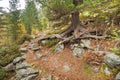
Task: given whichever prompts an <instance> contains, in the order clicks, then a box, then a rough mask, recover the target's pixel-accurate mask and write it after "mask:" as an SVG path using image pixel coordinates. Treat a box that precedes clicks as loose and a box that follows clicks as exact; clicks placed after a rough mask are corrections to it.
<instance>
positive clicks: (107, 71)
mask: <svg viewBox="0 0 120 80" xmlns="http://www.w3.org/2000/svg"><path fill="white" fill-rule="evenodd" d="M104 73H105V74H107V75H110V74H111V72H110V71H109V69H108V67H105V69H104Z"/></svg>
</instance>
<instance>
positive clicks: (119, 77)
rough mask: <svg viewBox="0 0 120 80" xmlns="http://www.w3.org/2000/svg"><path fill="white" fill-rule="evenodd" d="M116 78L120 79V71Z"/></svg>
mask: <svg viewBox="0 0 120 80" xmlns="http://www.w3.org/2000/svg"><path fill="white" fill-rule="evenodd" d="M115 80H120V72H119V73H118V74H117V75H116V77H115Z"/></svg>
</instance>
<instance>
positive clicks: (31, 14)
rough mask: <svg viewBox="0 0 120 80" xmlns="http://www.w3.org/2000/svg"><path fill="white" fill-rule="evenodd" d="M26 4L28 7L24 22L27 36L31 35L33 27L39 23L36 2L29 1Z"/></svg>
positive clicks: (24, 14)
mask: <svg viewBox="0 0 120 80" xmlns="http://www.w3.org/2000/svg"><path fill="white" fill-rule="evenodd" d="M26 4H27V5H26V8H25V10H24V12H23V17H22V22H23V24H24V25H25V28H26V31H27V34H31V32H32V26H35V24H37V22H38V14H37V9H36V7H35V3H34V0H27V1H26Z"/></svg>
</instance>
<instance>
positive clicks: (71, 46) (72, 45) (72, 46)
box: [70, 44, 79, 50]
mask: <svg viewBox="0 0 120 80" xmlns="http://www.w3.org/2000/svg"><path fill="white" fill-rule="evenodd" d="M78 46H79V45H78V44H71V45H70V48H71V49H72V50H73V49H74V48H75V47H78Z"/></svg>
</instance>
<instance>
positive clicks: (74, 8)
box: [37, 0, 107, 37]
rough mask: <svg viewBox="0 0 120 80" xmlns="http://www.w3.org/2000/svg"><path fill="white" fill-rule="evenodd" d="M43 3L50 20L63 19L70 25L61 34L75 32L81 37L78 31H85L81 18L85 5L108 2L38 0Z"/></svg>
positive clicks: (95, 0) (93, 0)
mask: <svg viewBox="0 0 120 80" xmlns="http://www.w3.org/2000/svg"><path fill="white" fill-rule="evenodd" d="M37 1H38V2H39V3H40V4H42V7H43V11H45V12H46V17H47V18H48V19H49V20H50V21H57V20H62V21H61V22H62V23H63V22H65V20H66V23H69V22H70V25H69V26H68V28H67V29H66V30H64V31H63V32H62V34H61V36H66V35H69V34H70V33H71V32H74V36H75V37H79V35H78V33H79V32H81V31H84V30H85V28H84V26H83V24H82V23H81V20H80V18H79V17H80V14H79V13H82V10H83V9H84V8H85V7H90V6H96V5H99V4H102V3H103V2H107V1H105V0H92V1H91V0H84V1H83V0H59V1H57V0H37ZM67 20H68V21H67Z"/></svg>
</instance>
